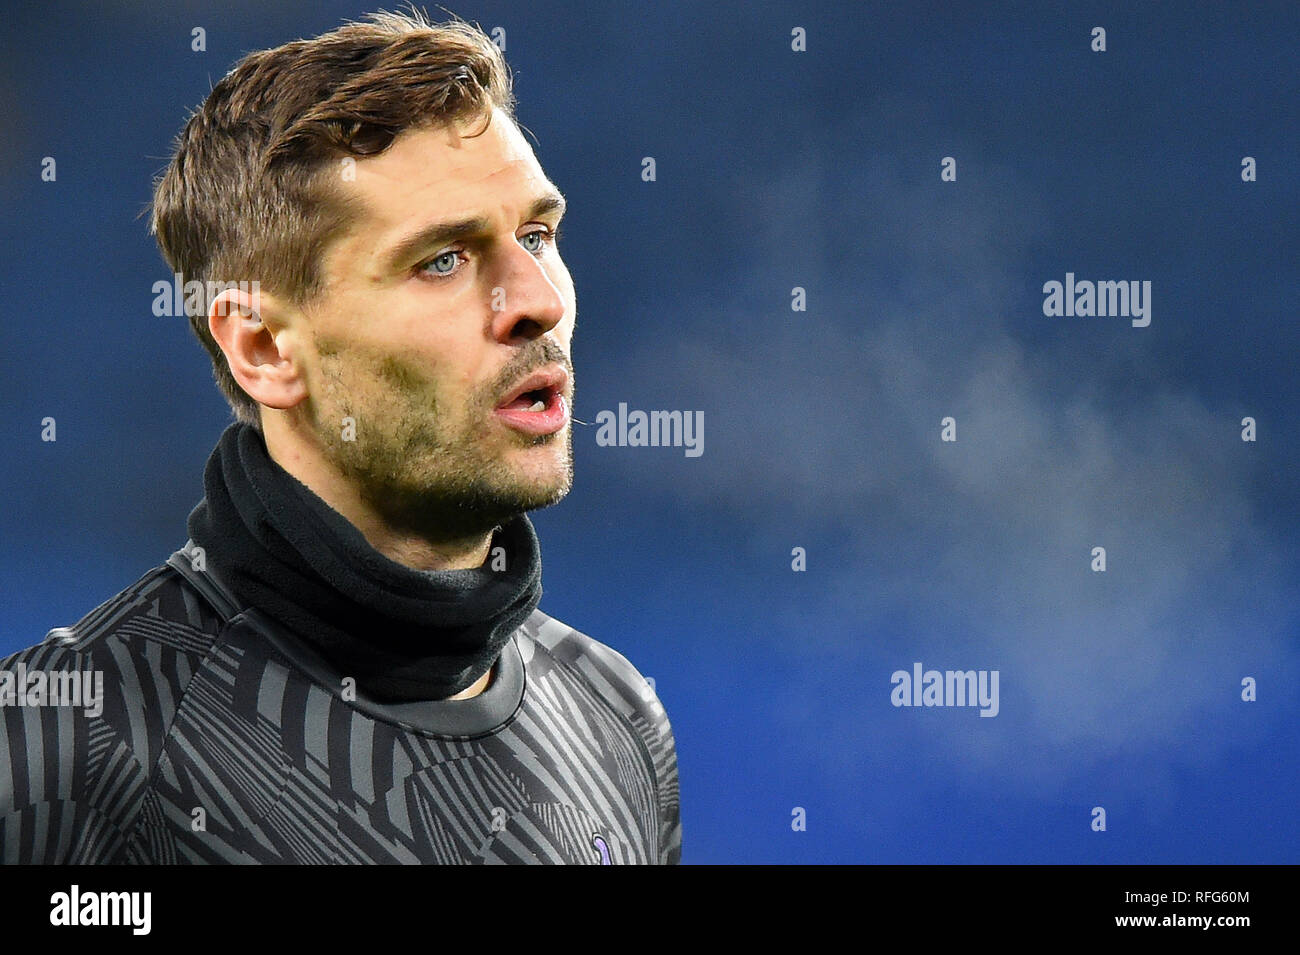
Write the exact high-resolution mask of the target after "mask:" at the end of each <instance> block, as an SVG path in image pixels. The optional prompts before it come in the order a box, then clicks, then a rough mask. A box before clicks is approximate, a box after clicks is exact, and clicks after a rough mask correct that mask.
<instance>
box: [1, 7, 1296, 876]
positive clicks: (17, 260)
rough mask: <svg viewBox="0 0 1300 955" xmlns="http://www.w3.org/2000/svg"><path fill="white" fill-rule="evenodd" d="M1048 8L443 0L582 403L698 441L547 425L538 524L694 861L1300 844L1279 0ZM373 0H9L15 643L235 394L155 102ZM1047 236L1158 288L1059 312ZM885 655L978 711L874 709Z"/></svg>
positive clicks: (89, 565) (165, 106)
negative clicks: (674, 758) (1143, 299)
mask: <svg viewBox="0 0 1300 955" xmlns="http://www.w3.org/2000/svg"><path fill="white" fill-rule="evenodd" d="M386 6H388V7H389V8H390V9H391V8H392V6H393V5H392V4H386ZM1059 6H1060V5H1057V4H1035V3H1023V4H1010V3H1004V4H983V3H981V4H950V3H934V4H926V3H907V4H889V5H886V4H866V3H847V2H846V3H802V2H801V3H770V2H744V3H708V4H696V3H673V2H663V3H655V4H622V3H615V4H601V3H591V4H586V3H548V2H538V3H530V4H521V3H478V2H475V3H457V4H448V6H447V9H449V10H450V11H452V12H453V13H455V14H456V15H458V16H461V17H463V18H465V19H468V20H471V21H477V22H478V23H480V24H481V25H482V26H483V28H484V29H485V30H488V31H492V30H493V29H494V28H498V27H499V28H502V29H503V30H504V31H505V38H506V51H505V52H506V58H507V60H508V62H509V63H510V64H511V66H512V68H513V70H514V74H515V90H516V94H517V96H518V98H519V110H518V114H519V119H520V121H521V122H522V123H523V124H524V125H525V126H526V127H527V128H528V129H529V130H530V131H531V132H532V133H533V134H534V135H535V137H536V141H535V149H536V152H537V155H538V158H539V159H540V161H541V163H542V165H543V167H544V168H545V169H546V171H547V173H548V174H549V176H550V177H551V179H552V180H553V181H554V182H555V183H556V184H557V185H558V186H559V187H560V188H561V189H562V190H563V191H564V192H565V193H566V195H567V197H568V199H569V203H570V206H569V209H570V211H569V214H568V216H567V217H566V220H565V236H564V238H563V239H562V240H561V246H560V248H561V251H562V253H563V255H564V257H565V261H566V263H567V264H568V266H569V268H570V270H571V272H572V274H573V276H574V281H575V283H576V286H577V290H578V331H577V336H576V338H575V341H574V364H575V368H576V372H577V383H578V402H577V408H576V413H577V415H578V417H580V418H582V419H583V420H585V421H594V420H595V417H596V415H597V413H598V412H599V411H601V410H604V409H609V410H614V409H616V408H617V407H618V404H619V402H626V403H627V405H628V406H629V407H630V408H632V409H643V410H651V409H665V410H670V409H677V410H699V411H702V412H703V413H704V424H705V429H704V453H703V454H702V455H701V456H699V457H688V456H687V455H686V454H685V453H684V452H683V449H681V448H632V447H600V446H598V445H597V443H596V440H595V433H596V429H595V428H594V427H591V428H583V427H578V428H577V430H576V433H575V454H576V458H577V469H578V478H577V483H576V486H575V489H574V491H573V493H572V494H571V495H570V496H569V498H568V499H567V500H565V501H564V502H563V503H562V504H560V505H558V506H556V507H554V508H552V509H550V510H547V511H543V512H538V513H535V514H534V515H533V518H534V522H535V524H536V526H537V528H538V532H539V534H540V537H541V541H542V554H543V560H544V567H545V575H544V583H545V588H546V594H545V596H544V598H543V600H542V609H544V610H546V611H547V612H548V613H550V614H551V615H553V616H555V617H558V618H559V619H561V620H563V621H565V622H566V623H569V624H570V625H572V626H574V627H577V628H578V629H580V630H583V631H584V632H586V633H589V634H590V635H592V636H594V637H596V638H597V639H599V640H601V641H603V642H605V643H608V644H610V645H611V646H613V647H615V648H616V649H618V650H619V651H621V652H622V653H623V654H624V655H626V656H627V657H628V658H629V659H630V660H631V661H632V662H633V663H634V664H635V665H636V666H637V667H638V668H639V669H640V670H641V672H642V673H643V674H645V675H646V676H647V677H650V678H652V679H653V680H654V681H655V685H656V687H657V690H658V693H659V696H660V698H661V699H662V701H663V703H664V705H665V707H666V708H667V710H668V713H669V716H670V717H671V719H672V722H673V726H674V729H675V731H676V737H677V746H678V754H679V761H680V772H681V792H682V803H683V826H684V855H683V861H685V862H691V863H710V862H832V861H833V862H945V863H946V862H1062V863H1065V862H1117V863H1191V862H1198V863H1238V862H1297V861H1300V852H1298V851H1297V846H1298V845H1300V839H1298V838H1297V837H1298V836H1300V823H1298V822H1297V814H1296V812H1295V793H1296V788H1297V782H1300V773H1298V772H1297V765H1298V760H1297V756H1298V755H1300V754H1298V749H1300V747H1298V745H1297V741H1296V730H1295V726H1296V720H1297V715H1298V714H1297V709H1298V707H1297V700H1298V698H1300V694H1297V692H1296V681H1297V679H1298V678H1300V666H1298V664H1300V652H1298V650H1297V643H1296V641H1297V617H1298V614H1297V611H1298V609H1300V599H1298V597H1297V588H1296V581H1297V580H1298V579H1300V573H1298V571H1300V567H1298V564H1300V555H1298V554H1297V547H1296V543H1297V530H1298V527H1297V524H1298V523H1300V521H1298V515H1300V508H1298V507H1297V504H1298V503H1300V498H1298V495H1297V489H1296V484H1297V482H1296V476H1297V473H1298V472H1300V455H1298V454H1297V421H1298V419H1300V414H1298V413H1300V393H1298V390H1297V385H1296V364H1297V345H1298V344H1300V336H1298V335H1297V331H1296V314H1297V269H1296V263H1297V261H1298V260H1300V259H1298V254H1300V241H1298V238H1297V198H1298V196H1297V170H1296V157H1297V156H1298V155H1300V149H1298V148H1297V147H1298V146H1300V143H1298V142H1297V138H1298V136H1297V116H1296V90H1297V83H1296V80H1297V75H1296V69H1295V63H1296V50H1297V41H1298V40H1300V7H1297V5H1296V4H1294V3H1277V4H1221V3H1178V4H1159V5H1157V4H1137V5H1135V4H1130V3H1115V4H1086V3H1081V4H1072V5H1070V7H1071V8H1070V9H1069V10H1068V11H1065V12H1063V11H1062V10H1061V9H1059ZM371 9H375V8H371V7H366V6H363V5H357V4H355V3H339V2H331V0H325V2H321V0H314V2H312V3H305V2H281V3H273V4H272V3H264V2H258V3H249V2H234V3H185V2H179V3H168V4H162V3H157V2H149V3H146V2H117V3H113V2H105V3H99V4H93V5H92V4H84V5H82V4H64V3H46V4H33V5H31V6H28V7H21V6H18V5H16V4H7V5H6V8H5V12H4V15H3V16H4V20H3V23H2V24H0V31H2V32H0V36H2V37H3V39H2V41H0V53H2V54H3V55H2V56H0V108H2V109H3V113H2V115H3V128H2V132H3V136H4V144H5V145H4V149H3V150H0V187H2V188H3V195H4V202H5V214H4V216H3V220H2V222H3V224H2V225H0V230H2V231H0V243H2V248H3V253H4V254H3V266H2V267H0V288H2V290H3V294H2V296H0V397H2V399H3V408H4V415H3V420H2V422H0V438H2V439H3V447H4V449H5V453H4V454H3V455H0V535H2V536H0V580H2V581H3V586H2V588H0V589H2V592H3V605H2V606H0V656H3V655H7V654H9V653H11V652H13V651H15V650H17V649H19V648H21V647H24V646H28V645H30V644H33V643H36V642H38V641H39V640H40V639H41V638H42V637H43V636H44V634H45V632H46V631H47V630H48V629H49V628H51V627H54V626H60V625H67V624H71V623H73V622H75V621H76V620H78V619H80V618H81V617H82V616H84V615H85V613H86V612H87V611H89V610H90V609H91V608H92V607H94V606H96V605H97V604H99V603H100V602H102V601H103V600H105V599H107V598H108V597H110V596H112V595H113V594H115V593H116V592H118V591H119V590H121V589H123V588H124V587H126V586H127V585H128V584H130V583H132V582H133V581H135V580H136V579H137V578H138V577H140V576H141V575H142V574H143V573H145V572H146V571H147V570H148V569H150V568H151V567H153V566H155V565H157V564H159V563H161V562H162V561H163V560H164V559H165V558H166V557H167V555H168V554H170V553H171V551H172V550H173V549H175V548H176V547H178V546H180V545H182V544H183V543H184V542H185V538H186V532H185V519H186V516H187V515H188V514H189V512H190V510H191V509H192V508H193V507H194V505H195V504H196V503H197V501H198V500H199V498H200V497H201V495H202V486H201V474H202V468H203V464H204V461H205V460H206V458H207V456H208V454H209V453H210V451H211V449H212V447H213V445H214V443H215V442H216V439H217V437H218V435H219V434H220V433H221V431H222V429H223V428H224V427H225V425H226V424H227V423H228V421H229V420H230V414H229V411H228V408H227V406H226V404H225V403H224V401H223V400H222V398H221V396H220V395H219V393H218V392H217V389H216V387H215V385H214V384H213V382H212V375H211V367H210V364H209V362H208V359H207V357H206V355H205V354H204V353H203V351H202V349H201V348H200V347H199V345H198V343H197V342H196V341H195V340H194V339H193V337H192V336H191V333H190V331H189V328H188V326H187V325H186V323H185V321H184V319H183V318H165V317H164V318H159V317H155V316H154V315H153V313H152V310H151V306H152V302H153V292H152V286H153V283H154V282H155V281H158V280H168V279H170V275H169V270H168V269H167V267H166V265H165V264H164V263H163V261H162V259H161V257H160V256H159V255H158V252H157V250H156V247H155V246H154V243H153V240H152V238H151V237H150V235H149V234H148V229H147V220H146V219H145V218H142V217H141V213H142V211H143V210H144V208H145V206H146V204H147V202H148V201H149V199H150V194H151V182H152V180H153V177H154V176H155V175H156V174H158V173H159V172H160V171H161V170H162V168H163V167H164V166H165V164H166V161H167V158H168V156H169V153H170V149H171V142H172V138H173V136H174V135H175V134H176V133H177V132H178V131H179V129H180V127H181V125H182V124H183V122H184V120H185V118H186V116H187V115H188V112H189V111H190V110H191V109H193V108H194V107H196V106H197V105H198V104H199V103H200V102H202V100H203V98H204V97H205V96H206V94H207V93H208V91H209V89H210V88H211V85H212V84H214V83H215V82H216V81H217V80H218V79H219V78H220V77H221V76H222V75H224V74H225V73H226V72H227V71H228V70H229V69H230V68H231V66H233V64H234V63H235V61H236V60H237V59H238V58H239V57H240V56H242V55H243V54H244V53H246V52H249V51H251V50H254V49H259V48H264V47H269V46H276V45H279V44H281V43H284V42H286V41H289V40H291V39H295V38H298V37H305V36H312V35H316V34H318V33H321V32H324V31H327V30H330V29H333V28H334V27H336V26H338V25H340V23H341V22H342V21H343V20H345V19H355V18H359V17H360V16H362V15H363V14H364V13H366V12H368V11H369V10H371ZM428 10H429V13H430V14H431V15H432V16H434V17H435V18H441V17H442V16H443V14H442V13H441V12H440V11H439V10H438V9H437V8H436V7H429V8H428ZM1096 26H1101V27H1103V28H1105V30H1106V46H1107V49H1106V51H1105V52H1104V53H1098V52H1094V51H1093V50H1092V49H1091V48H1090V46H1091V43H1092V37H1091V31H1092V29H1093V27H1096ZM195 27H202V28H203V29H204V30H205V32H206V50H205V51H203V52H195V51H193V50H192V49H191V31H192V30H193V29H194V28H195ZM800 27H801V28H803V29H804V30H805V31H806V35H807V51H806V52H796V51H793V50H792V49H791V42H792V35H791V31H792V30H794V29H795V28H800ZM47 156H49V157H54V159H55V160H56V162H57V180H56V181H54V182H44V181H42V179H41V170H42V160H43V158H44V157H47ZM647 156H649V157H653V158H654V159H655V161H656V166H657V180H656V181H654V182H644V181H642V179H641V169H642V159H643V157H647ZM946 156H950V157H953V158H955V159H956V161H957V179H956V181H955V182H944V181H941V179H940V161H941V159H942V158H943V157H946ZM1246 156H1250V157H1253V158H1254V159H1255V160H1256V163H1257V170H1258V173H1257V175H1258V179H1257V181H1255V182H1243V181H1242V176H1241V163H1242V159H1243V157H1246ZM1066 272H1073V273H1075V275H1076V277H1077V278H1078V279H1089V280H1094V281H1095V280H1102V279H1104V280H1120V279H1124V280H1148V281H1150V282H1152V301H1151V306H1152V308H1151V323H1150V326H1149V327H1146V328H1134V327H1132V326H1131V324H1130V322H1129V320H1128V319H1125V318H1114V317H1112V318H1096V317H1094V318H1064V317H1061V318H1054V317H1047V316H1045V315H1044V314H1043V298H1044V296H1043V291H1042V287H1043V283H1045V282H1048V281H1052V280H1055V281H1064V279H1065V274H1066ZM796 286H797V287H801V288H803V289H805V290H806V294H807V310H806V311H793V310H792V308H791V290H792V289H793V288H795V287H796ZM949 415H951V416H953V417H954V418H955V419H956V421H957V428H958V432H957V434H958V440H957V442H955V443H944V442H941V441H940V440H939V433H940V421H941V419H942V418H944V417H946V416H949ZM47 416H49V417H53V418H54V419H55V420H56V422H57V441H56V442H53V443H49V442H43V441H42V440H41V437H40V434H41V421H42V419H43V418H45V417H47ZM1247 416H1250V417H1253V418H1254V419H1255V420H1256V422H1257V428H1258V440H1257V441H1256V442H1254V443H1248V442H1243V441H1242V440H1241V420H1242V418H1244V417H1247ZM1095 546H1104V547H1105V548H1106V552H1107V570H1106V572H1105V573H1094V572H1093V571H1092V570H1091V569H1090V561H1091V550H1092V548H1093V547H1095ZM795 547H802V548H805V550H806V554H807V569H806V571H803V572H796V571H794V570H792V566H791V563H792V556H791V555H792V549H793V548H795ZM917 661H919V662H922V663H923V664H924V665H925V667H926V668H932V667H933V668H937V669H940V670H943V669H962V670H965V669H976V670H979V669H988V670H991V669H997V670H998V671H999V673H1000V712H999V713H998V715H997V717H996V718H991V719H989V718H980V717H979V716H978V712H977V710H975V709H958V708H919V709H918V708H895V707H894V706H892V705H891V702H890V693H891V690H892V685H891V682H890V676H891V674H892V673H893V672H894V671H895V670H899V669H903V670H908V671H910V670H911V667H912V664H913V663H914V662H917ZM1246 677H1252V678H1254V679H1255V680H1256V681H1257V683H1258V700H1257V701H1256V702H1253V703H1247V702H1243V701H1242V700H1241V682H1242V680H1243V678H1246ZM1095 806H1102V807H1104V808H1105V809H1106V812H1107V831H1105V832H1094V831H1092V830H1091V828H1090V825H1089V823H1090V821H1091V815H1090V813H1091V810H1092V808H1093V807H1095ZM796 807H798V808H802V809H803V810H804V811H805V814H806V820H807V822H806V830H805V831H796V829H795V828H792V824H791V823H792V813H794V812H795V809H796Z"/></svg>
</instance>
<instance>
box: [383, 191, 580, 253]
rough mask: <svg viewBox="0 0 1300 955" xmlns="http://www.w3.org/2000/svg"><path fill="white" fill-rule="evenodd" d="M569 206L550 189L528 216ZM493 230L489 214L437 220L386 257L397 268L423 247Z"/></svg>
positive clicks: (408, 237)
mask: <svg viewBox="0 0 1300 955" xmlns="http://www.w3.org/2000/svg"><path fill="white" fill-rule="evenodd" d="M566 205H567V203H566V202H565V201H564V196H562V195H560V194H559V193H558V192H550V193H547V194H546V195H544V196H541V197H539V198H538V199H536V200H534V201H533V204H532V205H531V206H529V207H528V211H527V213H526V215H525V218H527V219H535V218H537V217H538V216H542V215H546V214H547V213H549V212H559V214H560V215H564V210H565V207H566ZM491 230H492V223H491V222H490V221H489V220H488V218H487V217H486V216H474V217H472V218H469V219H460V220H458V221H456V222H435V223H433V224H432V225H427V226H425V227H424V228H422V229H420V230H419V231H418V232H414V233H412V234H411V235H409V236H407V237H406V238H405V239H402V240H401V241H400V242H399V243H398V244H397V245H396V246H395V247H394V248H393V250H392V251H391V252H390V253H388V255H387V256H386V257H385V258H386V260H387V262H388V265H389V266H390V267H392V268H396V267H398V266H400V265H401V264H402V263H403V262H405V261H407V260H408V259H411V258H413V257H414V256H415V255H416V254H417V253H419V251H420V250H421V249H426V248H430V247H432V246H439V245H445V244H446V243H448V242H454V241H456V240H457V239H469V238H473V237H476V236H482V235H487V233H488V232H490V231H491Z"/></svg>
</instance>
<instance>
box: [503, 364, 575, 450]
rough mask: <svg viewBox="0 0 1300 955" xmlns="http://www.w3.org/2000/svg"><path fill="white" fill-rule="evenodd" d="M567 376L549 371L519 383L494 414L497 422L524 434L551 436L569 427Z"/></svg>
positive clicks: (557, 370)
mask: <svg viewBox="0 0 1300 955" xmlns="http://www.w3.org/2000/svg"><path fill="white" fill-rule="evenodd" d="M568 381H569V375H568V372H566V371H564V370H563V369H551V370H549V371H541V372H537V373H535V374H532V375H529V376H528V377H527V378H526V379H524V380H523V381H521V382H520V383H519V384H518V386H517V387H516V389H515V390H514V391H513V392H512V393H511V394H510V396H509V397H508V398H506V400H504V401H502V402H501V404H499V405H497V407H496V411H495V412H494V413H495V414H496V416H497V418H498V419H499V420H501V421H502V422H503V423H504V424H506V425H507V426H509V427H511V428H514V429H515V430H517V431H523V432H525V433H527V434H534V435H536V434H553V433H555V432H556V431H559V430H560V429H561V428H563V427H564V426H565V424H567V423H568V420H569V408H568V404H567V403H566V402H565V400H564V389H565V386H566V385H567V384H568Z"/></svg>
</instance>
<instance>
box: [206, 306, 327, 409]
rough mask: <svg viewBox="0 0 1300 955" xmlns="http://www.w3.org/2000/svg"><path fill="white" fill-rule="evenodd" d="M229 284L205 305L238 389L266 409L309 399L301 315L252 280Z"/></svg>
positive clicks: (282, 406) (210, 326)
mask: <svg viewBox="0 0 1300 955" xmlns="http://www.w3.org/2000/svg"><path fill="white" fill-rule="evenodd" d="M253 284H254V288H253V290H252V291H251V292H249V291H246V290H243V289H238V288H228V289H225V290H224V291H222V292H221V293H220V294H219V295H217V296H216V298H214V299H213V300H212V304H211V305H210V306H209V308H208V330H209V331H210V332H211V333H212V337H213V338H214V339H215V340H216V342H217V344H218V345H219V346H220V347H221V351H222V352H223V353H224V354H225V356H226V363H227V364H228V365H229V366H230V373H231V374H232V375H233V376H234V378H235V381H236V382H238V383H239V387H241V388H243V389H244V391H246V392H247V393H248V395H249V397H250V398H252V399H253V400H254V401H256V402H258V403H259V404H263V405H266V406H267V407H268V408H279V409H286V408H292V407H293V406H294V405H296V404H298V403H299V402H301V401H302V400H303V399H304V398H306V397H307V383H306V379H305V377H304V371H305V368H304V366H303V354H302V352H301V348H302V345H301V342H302V340H303V338H302V332H303V331H304V329H303V326H302V323H303V317H302V314H301V313H300V312H298V311H296V310H294V309H289V308H285V307H283V306H282V304H281V302H280V301H279V300H278V299H277V298H276V297H275V296H273V295H268V294H267V293H265V292H262V291H261V290H260V289H259V288H257V287H256V286H257V283H253Z"/></svg>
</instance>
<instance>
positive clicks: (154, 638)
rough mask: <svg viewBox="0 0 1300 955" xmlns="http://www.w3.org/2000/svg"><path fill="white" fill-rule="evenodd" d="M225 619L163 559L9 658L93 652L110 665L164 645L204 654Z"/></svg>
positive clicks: (183, 652)
mask: <svg viewBox="0 0 1300 955" xmlns="http://www.w3.org/2000/svg"><path fill="white" fill-rule="evenodd" d="M223 624H224V618H223V617H222V616H221V615H220V614H219V613H217V612H216V611H215V610H214V609H213V608H212V607H211V606H210V605H209V604H208V603H207V601H206V600H204V599H203V597H201V596H200V595H199V594H198V592H197V591H196V590H195V589H194V587H193V586H192V585H191V584H190V583H189V582H188V581H187V580H185V578H184V577H183V576H182V575H181V574H179V573H178V572H177V571H176V570H175V569H173V568H172V567H171V566H169V565H167V564H162V565H160V566H158V567H154V568H152V569H151V570H149V571H147V572H146V573H145V574H144V575H143V576H141V577H140V578H139V579H138V580H136V581H135V582H134V583H132V584H131V585H130V586H128V587H126V588H125V589H124V590H122V591H120V592H119V593H117V594H114V595H113V596H112V597H110V598H108V599H107V600H105V601H104V602H103V603H101V604H99V605H98V606H97V607H95V608H94V609H93V610H91V611H90V612H89V613H87V614H85V615H84V616H83V617H82V618H81V619H80V620H78V621H77V622H76V623H74V624H71V625H69V626H58V627H54V628H53V629H51V630H50V631H49V632H47V633H46V634H45V638H44V639H43V640H42V641H41V642H40V643H39V644H37V645H35V646H32V647H29V648H27V649H26V650H21V651H19V652H18V653H16V654H14V655H13V656H11V657H9V658H8V660H17V659H20V658H21V659H23V660H24V661H26V662H31V661H33V660H37V659H39V660H43V661H47V662H55V661H57V660H58V659H71V658H74V657H85V656H95V657H98V658H100V659H101V661H102V662H103V663H105V664H108V663H110V662H111V661H113V660H117V661H119V663H120V662H123V661H125V660H126V659H127V658H129V657H132V656H148V657H151V658H156V657H157V656H158V655H159V651H162V650H167V651H171V652H173V653H175V654H179V655H182V656H187V657H192V658H194V657H197V658H202V657H203V656H206V655H207V653H208V651H209V650H210V649H211V647H212V644H213V643H214V642H215V640H216V638H217V635H218V634H219V633H220V632H221V628H222V626H223ZM8 660H6V661H3V662H8Z"/></svg>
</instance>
